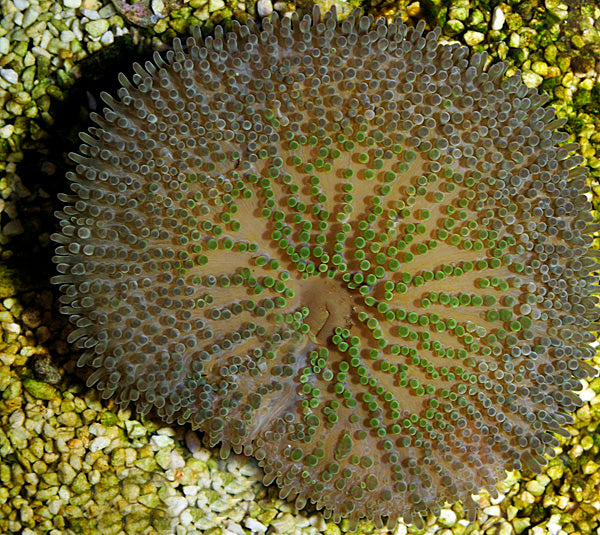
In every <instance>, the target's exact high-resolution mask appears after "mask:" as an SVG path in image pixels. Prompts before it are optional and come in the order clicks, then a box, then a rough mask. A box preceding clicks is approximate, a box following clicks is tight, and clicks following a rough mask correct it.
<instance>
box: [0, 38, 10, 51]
mask: <svg viewBox="0 0 600 535" xmlns="http://www.w3.org/2000/svg"><path fill="white" fill-rule="evenodd" d="M9 50H10V41H9V40H8V39H7V38H6V37H0V54H8V51H9Z"/></svg>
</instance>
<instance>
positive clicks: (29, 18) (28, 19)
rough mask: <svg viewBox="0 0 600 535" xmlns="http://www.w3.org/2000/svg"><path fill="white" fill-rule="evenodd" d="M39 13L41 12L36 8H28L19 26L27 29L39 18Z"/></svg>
mask: <svg viewBox="0 0 600 535" xmlns="http://www.w3.org/2000/svg"><path fill="white" fill-rule="evenodd" d="M41 11H42V10H41V9H40V8H39V7H37V6H35V7H30V8H29V9H28V10H27V11H26V12H25V16H24V17H23V22H22V24H21V25H22V26H23V28H27V27H29V26H31V25H32V24H33V23H34V22H35V21H36V20H37V18H38V17H39V16H40V13H41Z"/></svg>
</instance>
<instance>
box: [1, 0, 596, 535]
mask: <svg viewBox="0 0 600 535" xmlns="http://www.w3.org/2000/svg"><path fill="white" fill-rule="evenodd" d="M332 3H333V2H332V1H328V2H323V3H321V6H322V7H323V8H327V7H329V6H330V5H332ZM355 4H356V2H350V3H343V4H339V8H338V11H340V12H341V13H345V12H348V11H349V10H350V9H351V8H352V6H353V5H355ZM374 5H375V8H374V13H376V14H383V15H385V16H387V17H390V18H392V17H396V16H399V17H402V18H403V20H405V21H408V22H410V23H412V22H414V21H416V20H418V19H419V18H420V17H423V16H425V17H426V19H427V20H428V22H429V23H430V25H435V24H439V25H441V26H442V28H443V38H444V39H445V40H446V41H455V40H456V41H459V42H463V43H466V44H468V45H469V46H471V47H472V48H473V49H474V50H477V51H481V50H484V49H485V50H488V51H489V52H490V54H491V55H492V56H493V57H500V58H502V59H507V60H509V61H510V62H511V65H512V66H511V68H510V70H509V74H511V73H512V72H514V71H515V70H517V69H520V70H522V72H523V76H524V80H525V83H527V84H528V85H530V86H531V87H538V88H540V89H541V90H543V91H546V92H548V93H549V94H550V95H551V98H552V101H553V103H554V105H555V106H557V108H558V110H559V114H560V115H561V116H564V117H567V118H568V123H567V127H568V129H569V132H570V133H571V134H572V137H573V139H576V140H577V141H578V142H579V143H581V145H582V153H583V155H584V157H585V158H586V160H587V165H588V166H589V167H590V168H591V174H590V181H591V186H592V189H593V191H594V195H595V200H596V202H597V198H598V194H600V189H599V188H600V186H599V183H598V177H599V176H600V159H599V158H598V156H597V154H598V152H597V151H598V148H599V142H600V133H598V132H597V131H596V125H597V124H598V118H599V117H600V86H599V85H598V83H597V78H598V69H597V61H598V57H599V54H600V52H599V51H600V33H599V30H598V28H599V27H600V25H599V23H598V21H599V20H600V7H598V5H597V4H593V3H592V4H590V3H586V4H585V5H580V6H579V5H577V3H572V2H569V3H568V4H567V3H566V2H565V3H561V2H560V1H558V0H546V1H545V2H537V1H532V2H507V3H502V4H498V5H496V4H492V3H488V2H482V1H477V0H476V1H471V2H468V1H467V0H454V1H452V2H448V1H441V0H431V1H428V2H422V3H421V4H420V3H419V2H406V1H400V2H392V1H389V2H386V1H384V2H380V3H374ZM137 6H138V7H136V8H135V9H134V10H132V9H131V8H130V7H129V4H128V3H127V2H120V1H115V2H114V3H113V2H110V1H99V0H56V1H54V0H0V17H1V18H0V227H1V229H0V327H1V329H0V336H1V339H0V533H2V534H4V533H6V534H12V533H15V534H20V535H38V534H46V533H48V534H51V535H70V534H79V533H81V534H96V533H98V534H100V533H101V534H103V535H111V534H115V535H116V534H135V535H143V534H161V535H171V534H176V535H187V534H199V533H203V534H206V535H242V534H250V533H252V534H262V533H268V534H276V533H282V534H288V533H290V534H291V533H294V534H296V533H302V534H307V535H308V534H310V535H312V534H317V533H327V534H330V535H333V534H337V533H341V532H344V531H346V530H347V525H346V524H345V523H344V522H342V523H341V524H340V525H334V524H333V523H325V522H324V521H323V519H322V517H321V516H320V515H319V513H318V512H315V511H311V510H308V509H306V510H304V511H301V512H298V511H296V510H295V509H294V507H293V506H292V505H290V504H288V503H287V502H285V501H282V500H280V499H278V498H277V497H276V496H277V493H276V489H275V488H273V487H271V488H268V489H267V488H265V487H264V486H263V485H262V484H261V483H260V470H259V469H258V468H257V466H256V464H255V463H254V462H253V461H252V460H249V459H246V458H244V457H240V456H234V457H232V458H230V459H228V460H225V461H223V460H220V459H219V456H218V450H217V451H211V450H207V449H205V448H203V447H202V446H201V443H200V438H199V437H198V436H197V435H196V433H194V432H191V431H189V429H188V428H171V427H164V426H160V424H158V423H157V422H152V421H146V420H144V419H139V418H136V415H135V414H132V413H131V411H129V410H127V411H118V410H117V409H116V408H115V405H114V404H113V403H112V402H111V401H105V400H102V399H100V397H99V395H98V394H97V392H96V391H95V390H90V389H88V388H86V387H85V384H84V382H83V381H82V380H81V379H80V378H79V377H78V375H77V374H76V373H75V372H74V369H73V368H74V367H73V358H74V357H75V356H76V355H74V354H73V353H72V349H71V348H70V347H69V345H68V344H67V343H66V333H67V332H68V327H67V324H66V321H65V320H64V319H63V318H62V317H60V315H59V314H58V312H57V308H58V307H57V303H56V295H55V294H54V293H53V290H52V289H51V288H50V285H49V282H48V275H49V274H50V272H51V269H52V267H51V264H50V261H49V257H50V256H51V254H52V246H51V244H50V241H49V235H50V233H51V232H53V230H54V229H53V225H54V221H53V218H52V215H51V213H52V210H53V209H55V208H56V207H57V206H56V204H57V203H56V200H55V192H56V191H60V189H61V188H63V187H64V182H63V179H62V173H63V171H64V169H65V168H66V166H67V165H68V164H67V163H66V157H65V154H64V152H65V151H64V150H56V146H57V145H56V140H57V138H60V137H62V136H63V135H64V136H65V137H66V138H67V142H65V143H66V145H68V144H69V143H74V142H75V141H74V136H75V133H76V131H77V129H78V128H76V127H75V126H71V127H70V129H65V127H63V126H59V125H62V124H64V120H65V116H64V115H65V114H67V115H73V116H74V117H75V119H78V118H79V116H81V121H80V122H81V124H84V121H85V120H86V115H87V112H88V111H89V108H94V107H95V106H97V103H96V101H95V96H96V93H95V91H96V90H97V88H95V87H94V83H95V81H94V80H92V81H87V79H86V78H85V76H86V73H88V72H89V66H90V64H91V65H92V68H96V67H98V69H100V70H101V66H102V60H101V59H100V60H98V58H102V57H104V56H102V54H104V53H109V54H113V55H115V54H116V55H119V54H122V53H123V50H125V48H126V47H128V48H127V53H128V54H133V55H134V56H135V55H136V54H138V52H139V51H147V50H150V49H164V48H165V46H167V45H166V44H165V43H169V42H170V41H171V39H172V38H173V37H174V36H175V35H177V34H185V33H187V32H188V31H189V27H190V26H191V25H193V24H203V25H204V26H205V27H206V28H208V29H210V28H211V27H212V26H213V25H214V24H215V23H219V22H221V21H227V20H229V19H230V18H231V17H232V16H235V17H237V18H238V19H240V20H244V18H246V17H248V16H252V17H256V16H257V15H258V16H259V17H260V16H267V15H269V14H270V13H271V12H272V11H273V10H277V11H279V12H281V13H283V14H285V13H289V12H291V11H292V10H294V9H295V5H294V4H293V3H291V2H289V3H288V2H276V3H273V2H271V1H270V0H258V2H256V3H255V2H254V1H250V2H246V3H243V2H235V1H233V2H225V1H224V0H190V1H187V0H180V1H176V2H173V1H168V0H152V1H150V0H148V1H141V2H139V3H138V4H137ZM111 57H112V56H111ZM94 61H96V63H93V62H94ZM90 62H91V63H90ZM84 67H86V68H84ZM114 75H116V73H114ZM86 84H87V85H86ZM88 86H89V87H88ZM75 89H77V91H78V93H77V94H83V95H84V96H86V100H85V103H86V105H84V106H82V104H81V101H79V100H77V101H75V100H73V101H72V100H71V99H72V98H73V94H74V91H75ZM70 136H72V137H73V140H71V141H69V140H70V139H71V138H70ZM58 146H59V147H61V146H62V145H58ZM63 147H64V146H63ZM599 393H600V379H595V380H592V381H591V382H590V383H589V384H587V383H586V385H585V388H584V390H583V391H582V392H581V393H580V395H581V397H582V399H583V400H584V402H585V404H584V406H583V407H582V408H581V409H580V410H579V411H578V412H577V415H576V416H577V421H576V423H575V425H574V426H572V427H571V431H572V433H573V437H572V438H571V439H569V440H567V441H565V440H562V441H561V447H560V448H559V450H558V455H557V457H556V458H554V459H552V460H551V461H550V463H549V465H548V467H547V468H546V469H545V470H544V473H543V474H541V475H539V476H537V477H532V476H527V475H526V474H520V473H511V474H509V476H508V479H507V480H506V481H505V482H504V483H503V484H502V485H500V492H501V494H500V496H499V497H498V498H497V499H492V498H491V497H489V496H487V495H482V496H480V497H478V502H479V503H480V505H481V510H480V511H479V513H478V517H477V520H476V521H475V522H473V523H469V522H467V521H466V520H465V519H464V517H463V514H462V508H461V506H460V504H456V505H453V506H451V507H450V506H448V508H446V509H444V510H443V511H442V515H441V517H440V518H439V520H437V522H436V521H435V520H434V519H430V522H429V523H428V525H427V526H426V529H425V532H426V533H438V534H439V535H452V534H453V535H468V534H481V533H489V534H494V535H511V534H516V535H520V534H522V533H528V534H533V535H543V534H546V533H550V534H552V535H559V534H561V535H562V534H565V535H566V534H582V535H587V534H591V533H596V532H597V530H598V527H599V522H598V519H599V512H600V470H599V468H600V460H599V459H600V455H599V450H600V434H599V433H598V432H597V429H598V424H599V422H600V395H599ZM417 531H418V530H416V529H415V528H413V527H408V528H407V527H406V526H404V525H403V524H399V525H398V526H397V527H396V528H395V530H394V533H395V534H397V535H404V534H405V533H416V532H417ZM359 532H360V533H375V532H376V531H375V530H374V528H373V526H372V525H371V524H370V523H368V522H363V523H361V525H360V527H359Z"/></svg>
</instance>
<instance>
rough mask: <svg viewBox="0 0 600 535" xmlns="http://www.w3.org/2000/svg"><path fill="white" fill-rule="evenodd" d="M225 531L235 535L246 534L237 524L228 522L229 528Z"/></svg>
mask: <svg viewBox="0 0 600 535" xmlns="http://www.w3.org/2000/svg"><path fill="white" fill-rule="evenodd" d="M225 529H226V530H227V531H229V533H235V534H237V535H244V534H245V531H244V528H242V526H240V525H239V524H236V523H235V522H231V521H230V522H227V527H226V528H225Z"/></svg>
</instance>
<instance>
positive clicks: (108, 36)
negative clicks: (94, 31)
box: [100, 30, 115, 45]
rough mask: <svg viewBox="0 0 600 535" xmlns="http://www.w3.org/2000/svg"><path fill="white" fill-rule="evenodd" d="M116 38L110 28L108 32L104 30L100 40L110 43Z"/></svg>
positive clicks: (106, 43) (105, 43) (104, 43)
mask: <svg viewBox="0 0 600 535" xmlns="http://www.w3.org/2000/svg"><path fill="white" fill-rule="evenodd" d="M114 40H115V36H114V34H113V33H112V31H110V30H108V31H107V32H104V33H103V34H102V37H100V42H101V43H102V44H103V45H110V44H112V43H113V42H114Z"/></svg>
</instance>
